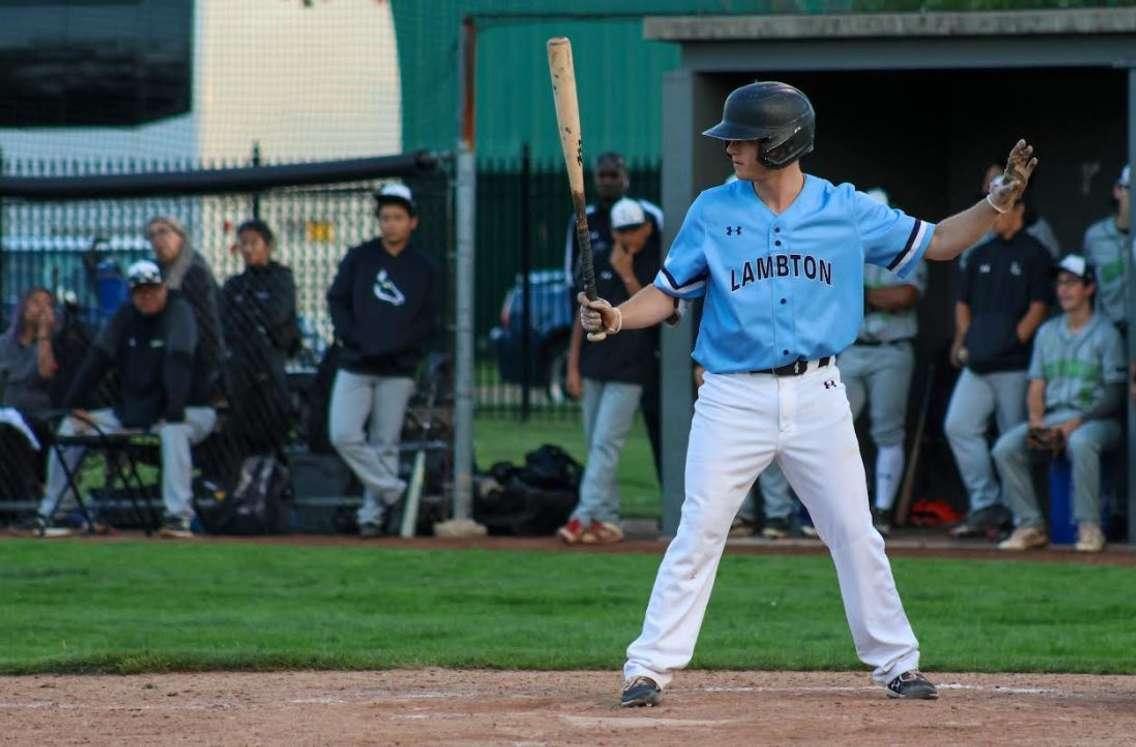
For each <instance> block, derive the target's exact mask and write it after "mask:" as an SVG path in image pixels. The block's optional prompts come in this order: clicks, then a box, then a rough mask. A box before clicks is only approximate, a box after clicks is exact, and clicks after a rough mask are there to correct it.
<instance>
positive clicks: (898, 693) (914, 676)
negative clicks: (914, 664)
mask: <svg viewBox="0 0 1136 747" xmlns="http://www.w3.org/2000/svg"><path fill="white" fill-rule="evenodd" d="M887 694H888V697H889V698H904V699H906V700H935V699H936V698H938V697H939V691H938V690H936V689H935V686H934V685H932V684H931V681H930V680H929V679H927V678H926V677H924V676H923V673H922V672H920V671H919V670H918V669H911V670H908V671H906V672H904V673H903V674H901V675H899V676H898V677H896V678H895V679H893V680H892V681H891V682H889V683H888V684H887Z"/></svg>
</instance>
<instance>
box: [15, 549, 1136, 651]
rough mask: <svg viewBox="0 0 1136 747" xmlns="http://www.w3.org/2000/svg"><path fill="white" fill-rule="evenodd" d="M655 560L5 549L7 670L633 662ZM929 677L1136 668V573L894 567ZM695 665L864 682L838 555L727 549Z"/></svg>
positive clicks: (943, 564)
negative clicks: (934, 673) (830, 673)
mask: <svg viewBox="0 0 1136 747" xmlns="http://www.w3.org/2000/svg"><path fill="white" fill-rule="evenodd" d="M657 563H658V558H657V557H656V556H653V555H636V554H623V555H609V554H587V553H553V552H544V553H542V552H515V551H484V550H434V551H425V550H410V549H392V548H376V547H294V546H286V545H260V544H252V543H249V544H242V543H215V542H202V543H180V544H179V543H159V542H98V541H59V542H43V541H38V542H37V541H31V540H9V541H4V542H0V600H3V603H2V604H0V629H2V630H3V631H4V645H3V646H0V672H4V673H31V672H47V671H71V672H89V671H104V672H123V673H126V672H143V671H167V670H207V669H296V668H321V669H322V668H327V669H370V668H390V667H407V666H409V667H416V666H446V667H459V666H460V667H489V668H523V669H577V668H600V669H611V670H615V669H616V668H617V667H618V666H619V665H620V663H621V662H622V658H623V651H624V648H625V647H626V645H627V643H628V642H629V641H630V640H631V639H632V638H633V637H634V636H635V635H636V633H637V632H638V629H639V625H640V622H641V620H642V613H643V607H644V605H645V603H646V599H647V595H648V592H649V589H650V586H651V582H652V579H653V577H654V574H655V569H656V567H657ZM894 567H895V573H896V578H897V581H898V584H899V587H900V590H901V592H902V594H903V597H904V601H905V603H906V605H907V611H908V615H909V617H910V618H911V620H912V623H913V625H914V626H915V629H916V632H917V633H918V635H919V637H920V640H921V643H922V648H923V652H924V661H923V664H924V667H925V668H927V669H928V670H955V671H1052V672H1090V673H1092V672H1099V673H1134V672H1136V626H1133V624H1132V620H1133V619H1136V597H1134V595H1133V594H1132V593H1131V592H1132V569H1131V568H1122V567H1110V566H1099V565H1098V566H1089V565H1081V564H1074V563H1069V564H1058V563H1052V562H1050V563H1030V562H1024V561H1019V562H993V561H973V560H968V561H954V560H923V559H907V558H900V559H896V560H895V561H894ZM694 666H698V667H705V668H729V669H757V668H760V669H804V670H808V669H838V670H847V669H852V670H858V669H860V668H861V665H860V663H859V662H858V661H857V660H856V658H855V655H854V654H853V650H852V644H851V640H850V637H849V634H848V631H847V627H846V624H845V620H844V614H843V612H842V610H841V605H840V597H839V594H838V591H837V587H836V579H835V574H834V571H833V569H832V565H831V562H830V561H829V560H828V558H827V557H823V556H815V557H812V556H808V557H801V556H796V557H777V556H730V555H728V554H727V556H726V558H725V559H724V561H723V563H722V567H721V572H720V574H719V582H718V585H717V588H716V590H715V593H714V597H713V599H712V601H711V605H710V611H709V614H708V615H707V621H706V625H705V627H704V629H703V631H702V636H701V640H700V643H699V652H698V655H697V656H696V658H695V662H694Z"/></svg>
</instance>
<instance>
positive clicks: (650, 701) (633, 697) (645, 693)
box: [619, 677, 663, 708]
mask: <svg viewBox="0 0 1136 747" xmlns="http://www.w3.org/2000/svg"><path fill="white" fill-rule="evenodd" d="M662 699H663V691H662V690H661V689H659V686H658V685H656V684H655V681H654V680H653V679H651V678H650V677H636V678H634V679H633V680H631V681H630V682H628V683H627V684H626V685H624V686H623V694H622V695H621V696H620V698H619V704H620V705H621V706H623V707H624V708H638V707H640V706H657V705H658V704H659V701H661V700H662Z"/></svg>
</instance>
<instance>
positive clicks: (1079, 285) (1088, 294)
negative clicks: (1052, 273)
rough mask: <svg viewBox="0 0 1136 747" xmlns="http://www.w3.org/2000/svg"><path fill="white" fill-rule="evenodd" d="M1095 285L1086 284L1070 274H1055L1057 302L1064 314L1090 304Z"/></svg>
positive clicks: (1063, 272) (1062, 272)
mask: <svg viewBox="0 0 1136 747" xmlns="http://www.w3.org/2000/svg"><path fill="white" fill-rule="evenodd" d="M1094 291H1096V285H1094V284H1093V283H1090V282H1086V281H1084V280H1082V279H1081V278H1079V277H1077V276H1076V275H1074V274H1073V273H1071V272H1065V271H1064V270H1062V271H1061V272H1059V273H1057V302H1058V303H1060V304H1061V310H1062V311H1064V312H1070V311H1077V310H1080V309H1082V308H1084V307H1085V306H1088V305H1089V304H1090V303H1091V299H1092V297H1093V292H1094Z"/></svg>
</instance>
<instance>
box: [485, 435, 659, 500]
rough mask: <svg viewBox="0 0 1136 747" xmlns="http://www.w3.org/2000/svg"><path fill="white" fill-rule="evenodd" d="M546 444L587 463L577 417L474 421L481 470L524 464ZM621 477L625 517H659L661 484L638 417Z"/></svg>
mask: <svg viewBox="0 0 1136 747" xmlns="http://www.w3.org/2000/svg"><path fill="white" fill-rule="evenodd" d="M546 443H549V444H556V445H557V446H560V447H562V448H563V449H564V450H565V451H567V452H568V453H569V454H571V455H572V456H573V457H575V458H576V460H577V461H579V462H580V463H581V464H583V463H584V462H585V461H586V460H585V459H584V457H585V453H584V429H583V426H582V425H581V423H580V420H579V418H578V417H576V418H573V417H567V418H557V419H550V420H544V419H541V418H539V417H534V418H532V419H530V420H529V421H528V422H526V423H524V424H522V423H521V422H520V421H519V420H516V419H515V418H512V417H508V416H496V417H488V416H478V418H477V420H476V422H475V424H474V451H475V453H476V458H477V466H478V467H479V468H480V469H488V468H489V465H491V464H493V463H494V462H502V461H504V462H512V463H514V464H523V463H524V458H525V453H526V452H529V451H532V450H533V449H535V448H537V447H538V446H540V445H541V444H546ZM618 479H619V490H620V494H621V497H622V504H623V516H624V518H638V519H657V518H658V517H659V515H660V514H661V513H662V506H661V505H660V495H661V493H660V491H659V482H658V480H657V478H656V477H655V463H654V461H653V460H652V459H651V445H650V443H648V441H647V431H646V429H645V428H644V427H643V419H642V417H639V416H638V415H637V416H636V418H635V425H634V426H633V427H632V429H631V434H630V435H629V436H628V437H627V445H626V446H624V448H623V455H622V456H621V457H620V460H619V474H618Z"/></svg>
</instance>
